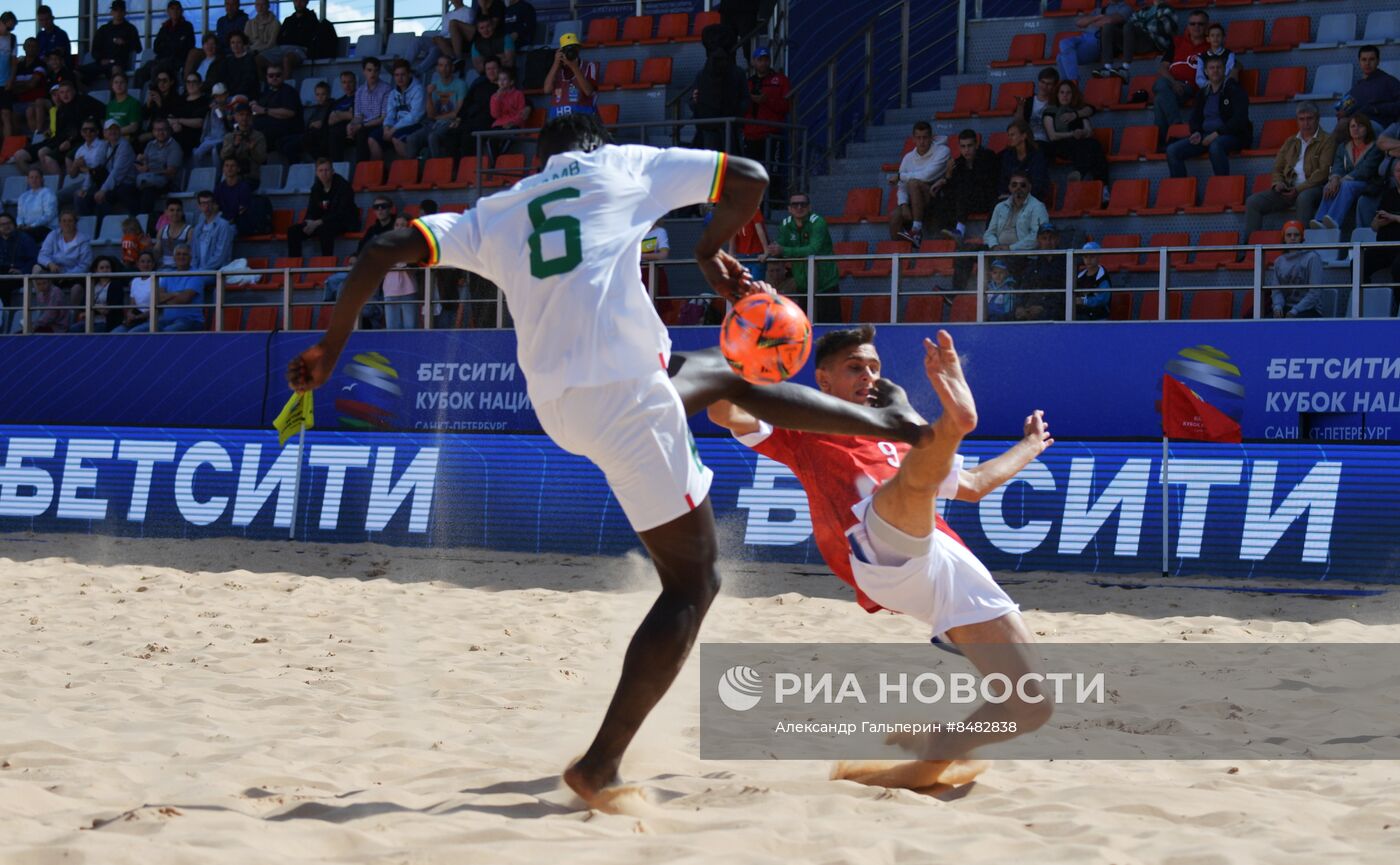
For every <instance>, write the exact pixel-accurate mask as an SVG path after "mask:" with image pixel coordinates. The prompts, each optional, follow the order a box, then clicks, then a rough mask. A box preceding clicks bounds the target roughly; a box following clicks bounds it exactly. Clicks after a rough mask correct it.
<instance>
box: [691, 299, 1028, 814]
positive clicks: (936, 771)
mask: <svg viewBox="0 0 1400 865" xmlns="http://www.w3.org/2000/svg"><path fill="white" fill-rule="evenodd" d="M874 340H875V329H874V328H873V327H871V326H869V325H866V326H865V327H862V328H860V329H856V330H838V331H832V332H829V333H827V334H826V335H825V336H823V337H822V338H821V339H820V340H819V341H818V342H817V347H816V357H815V363H816V377H817V386H818V387H819V388H820V389H821V390H822V391H824V392H826V393H829V394H831V395H833V396H835V397H837V398H839V399H843V400H846V401H847V402H851V403H855V404H860V405H866V404H869V403H870V402H871V401H872V400H873V399H874V394H875V393H876V392H877V385H878V384H879V383H880V382H881V378H880V355H879V353H878V352H877V351H876V350H875V344H874ZM924 349H925V358H924V370H925V372H926V373H927V374H928V379H929V382H930V383H931V384H932V385H933V389H934V392H935V393H936V394H937V395H938V399H939V401H940V403H941V404H942V406H943V414H942V416H941V417H939V419H938V420H937V421H935V422H934V424H933V430H934V435H933V436H932V438H931V440H928V441H926V442H924V443H923V444H921V445H920V446H918V447H910V446H909V445H906V444H902V443H900V442H894V441H880V440H879V439H875V438H857V437H853V436H838V435H824V434H820V433H804V432H795V431H792V430H786V429H774V428H773V427H772V426H770V425H769V424H767V423H765V422H763V421H761V420H759V419H758V418H756V417H754V416H753V415H751V414H749V413H748V412H746V411H744V410H743V409H741V408H739V407H737V406H735V405H733V404H732V403H729V402H725V401H720V402H717V403H715V404H714V405H712V406H711V407H710V409H709V415H710V419H711V420H713V421H714V422H715V423H717V424H719V425H720V426H722V427H725V428H727V429H729V430H730V431H731V432H732V433H734V435H735V436H736V437H737V438H738V439H739V441H740V442H742V443H743V444H745V445H748V446H749V447H751V448H753V449H754V450H756V451H758V452H759V453H761V454H763V455H764V456H767V457H769V458H771V459H773V460H776V461H778V462H780V463H782V464H784V465H786V466H787V467H788V468H790V469H792V471H793V473H794V474H795V475H796V476H797V479H798V480H799V481H800V482H801V484H802V488H803V489H804V490H805V491H806V492H807V500H808V503H809V505H810V508H811V514H812V524H813V528H814V534H815V535H816V542H817V548H818V550H820V552H821V555H822V558H823V559H825V560H826V563H827V565H828V566H829V567H830V568H831V569H832V571H833V572H835V574H836V575H837V576H838V577H840V578H841V579H842V580H843V581H845V582H846V583H848V584H849V585H851V586H852V587H853V588H854V589H855V591H856V600H857V601H859V602H860V605H861V606H862V607H864V608H865V609H866V610H867V611H869V612H876V611H878V610H880V609H882V608H883V609H889V610H893V611H896V612H900V613H904V614H907V615H910V616H913V617H914V618H916V619H918V620H920V621H922V622H924V623H926V624H928V625H929V626H930V627H931V628H932V629H933V637H934V640H935V642H945V643H951V644H952V645H953V647H955V648H956V649H957V650H958V651H960V652H961V653H962V654H963V655H965V656H966V657H967V659H968V660H969V661H971V662H972V664H973V665H974V666H975V667H977V669H978V672H980V673H981V674H982V675H984V676H986V675H989V674H992V673H1003V674H1005V675H1007V676H1008V677H1009V678H1010V679H1011V680H1012V681H1019V677H1020V676H1021V675H1023V674H1025V673H1030V672H1034V665H1035V661H1034V659H1033V657H1032V655H1031V653H1030V652H1029V651H1028V650H1027V644H1029V643H1031V642H1033V640H1032V638H1031V634H1030V631H1029V630H1028V629H1027V628H1026V625H1025V623H1024V622H1023V621H1022V619H1021V614H1020V611H1019V607H1017V605H1016V604H1015V603H1014V602H1013V601H1012V600H1011V598H1010V597H1008V596H1007V594H1006V592H1005V591H1003V590H1002V588H1001V586H999V585H997V582H996V580H994V579H993V578H992V575H991V574H990V573H989V572H988V571H987V569H986V567H984V566H983V565H982V563H981V562H979V561H978V560H977V558H976V557H975V556H974V555H973V554H972V551H971V550H969V549H968V548H967V547H966V545H964V544H963V542H962V540H961V539H960V538H959V537H958V536H957V535H956V534H955V533H954V532H953V530H952V529H951V528H949V527H948V525H947V523H945V522H944V521H943V519H942V518H941V517H940V516H939V515H938V513H937V507H936V503H935V499H937V498H959V499H965V500H970V501H976V500H978V499H980V498H982V497H983V496H985V495H986V494H987V493H989V492H991V491H992V490H994V489H996V488H997V487H998V486H1000V485H1002V484H1003V483H1005V482H1006V481H1008V480H1010V479H1011V478H1012V477H1013V476H1015V474H1016V473H1017V472H1019V471H1020V470H1021V469H1022V468H1024V467H1025V466H1026V465H1027V464H1028V463H1030V462H1031V460H1033V459H1035V458H1036V457H1037V456H1039V455H1040V454H1041V453H1042V452H1043V451H1044V450H1045V449H1046V448H1047V447H1049V446H1050V444H1051V443H1052V442H1053V439H1051V438H1050V432H1049V428H1048V427H1047V426H1046V425H1045V420H1044V417H1043V415H1042V414H1041V412H1039V411H1037V412H1035V413H1034V414H1032V415H1031V416H1030V417H1028V418H1026V422H1025V428H1024V438H1022V439H1021V440H1020V441H1019V442H1018V443H1016V444H1015V445H1014V446H1013V447H1012V448H1011V449H1010V450H1008V451H1007V452H1005V453H1004V454H1002V455H1001V456H998V457H996V458H995V459H992V460H988V461H987V462H984V463H980V464H979V465H977V466H975V467H974V468H972V469H964V468H963V467H962V458H961V457H960V456H959V455H958V446H959V444H960V443H961V442H962V439H963V437H964V436H966V435H967V434H969V433H970V432H972V430H973V429H974V428H975V427H976V426H977V406H976V403H975V402H974V400H973V398H972V391H971V389H970V388H969V387H968V385H967V381H966V379H964V378H963V373H962V364H961V362H960V361H959V359H958V355H957V352H956V351H955V350H954V347H953V338H952V336H950V335H949V334H948V333H947V332H946V331H942V330H940V331H939V332H938V341H937V342H936V343H935V342H933V341H930V340H925V341H924ZM1033 690H1034V689H1033V688H1032V687H1030V686H1029V685H1028V687H1027V689H1026V693H1025V694H1024V695H1021V694H1018V695H1016V696H1015V697H1013V698H1012V699H1008V700H1007V701H1006V702H1004V703H1000V704H991V703H987V704H984V705H982V706H980V707H979V708H978V709H977V710H976V711H975V712H974V713H973V714H972V715H971V716H970V717H969V718H968V721H970V722H983V721H994V722H1000V723H999V724H992V725H984V726H990V727H991V728H993V729H997V730H1000V731H1001V732H998V733H990V734H989V733H978V734H977V735H976V736H975V737H974V736H972V735H963V734H955V733H941V734H927V735H917V736H907V737H902V738H897V739H896V740H895V741H897V742H898V744H900V745H901V746H902V747H903V748H905V749H906V750H909V751H911V752H913V753H914V754H915V755H916V756H919V757H921V758H922V759H920V760H917V761H913V762H906V763H897V764H889V763H851V764H841V765H839V766H838V767H837V772H836V774H835V775H834V777H839V778H847V779H850V780H855V781H861V782H863V783H868V784H873V785H877V786H886V787H907V788H911V789H918V788H922V787H928V786H931V785H933V784H935V783H950V779H952V778H957V779H958V780H956V781H952V783H961V782H963V781H965V780H968V779H969V776H970V774H971V775H975V772H976V771H980V768H973V764H967V763H963V764H961V765H960V766H955V765H954V763H955V762H956V761H957V759H958V758H961V757H964V756H966V755H967V754H968V753H969V752H970V751H971V750H972V749H973V748H975V747H977V746H980V745H987V744H991V743H992V742H996V741H1001V740H1004V739H1009V738H1013V737H1014V736H1016V735H1019V734H1021V733H1025V732H1028V731H1030V730H1033V729H1035V728H1037V727H1039V726H1041V725H1042V724H1044V723H1045V722H1046V721H1047V720H1048V719H1049V714H1050V709H1049V705H1048V704H1047V703H1045V702H1043V701H1041V702H1032V701H1031V700H1026V699H1022V697H1023V696H1025V697H1031V698H1032V699H1033V698H1034V697H1036V696H1038V695H1037V694H1035V693H1032V691H1033ZM1012 730H1015V732H1011V731H1012Z"/></svg>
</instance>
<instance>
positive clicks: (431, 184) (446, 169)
mask: <svg viewBox="0 0 1400 865" xmlns="http://www.w3.org/2000/svg"><path fill="white" fill-rule="evenodd" d="M400 161H401V162H403V161H407V160H400ZM403 188H404V189H411V190H415V191H416V190H422V189H450V188H452V157H450V156H437V157H434V158H432V159H429V160H427V161H426V162H424V163H423V178H422V179H421V180H419V181H417V182H416V183H406V184H404V187H403Z"/></svg>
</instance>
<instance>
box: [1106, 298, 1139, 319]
mask: <svg viewBox="0 0 1400 865" xmlns="http://www.w3.org/2000/svg"><path fill="white" fill-rule="evenodd" d="M1132 317H1133V293H1132V292H1131V291H1115V292H1113V294H1111V295H1109V297H1108V320H1109V321H1129V320H1131V319H1132Z"/></svg>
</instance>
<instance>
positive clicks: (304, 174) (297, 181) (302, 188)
mask: <svg viewBox="0 0 1400 865" xmlns="http://www.w3.org/2000/svg"><path fill="white" fill-rule="evenodd" d="M195 170H196V171H198V170H199V169H195ZM210 171H211V172H212V171H213V169H212V168H211V169H210ZM315 182H316V166H315V165H313V164H311V163H310V162H298V163H297V164H295V165H292V166H290V167H288V168H287V179H286V181H285V182H284V183H283V184H282V186H281V187H280V188H278V189H271V190H268V191H269V192H272V193H276V194H278V195H289V194H293V193H296V194H301V195H305V194H306V193H308V192H310V191H311V185H312V184H313V183H315Z"/></svg>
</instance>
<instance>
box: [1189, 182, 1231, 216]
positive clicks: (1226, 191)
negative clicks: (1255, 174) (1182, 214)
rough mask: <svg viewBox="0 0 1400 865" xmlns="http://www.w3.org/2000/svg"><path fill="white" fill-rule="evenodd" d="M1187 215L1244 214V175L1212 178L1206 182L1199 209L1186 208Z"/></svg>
mask: <svg viewBox="0 0 1400 865" xmlns="http://www.w3.org/2000/svg"><path fill="white" fill-rule="evenodd" d="M1186 212H1187V213H1243V212H1244V175H1242V174H1236V175H1231V176H1227V177H1212V178H1210V179H1209V180H1207V181H1206V191H1205V194H1204V195H1202V196H1201V204H1200V206H1199V207H1188V208H1186Z"/></svg>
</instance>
